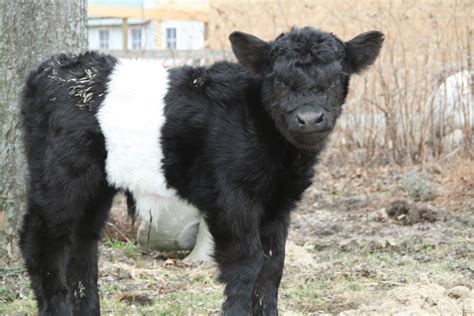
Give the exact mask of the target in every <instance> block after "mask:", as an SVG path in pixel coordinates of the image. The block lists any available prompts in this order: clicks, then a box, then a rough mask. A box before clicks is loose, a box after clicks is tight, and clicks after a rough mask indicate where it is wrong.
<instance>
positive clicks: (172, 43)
mask: <svg viewBox="0 0 474 316" xmlns="http://www.w3.org/2000/svg"><path fill="white" fill-rule="evenodd" d="M166 48H171V49H176V28H174V27H172V28H167V29H166Z"/></svg>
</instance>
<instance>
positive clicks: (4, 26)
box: [0, 0, 87, 256]
mask: <svg viewBox="0 0 474 316" xmlns="http://www.w3.org/2000/svg"><path fill="white" fill-rule="evenodd" d="M86 48H87V0H2V1H0V135H1V138H0V175H1V176H0V232H1V231H2V230H3V233H4V234H3V235H4V238H2V239H3V240H1V239H0V242H1V243H3V244H4V246H6V248H4V249H6V250H7V251H8V252H9V255H10V256H14V255H15V254H16V253H17V251H16V235H17V234H16V232H17V230H18V227H19V223H20V221H21V215H22V214H23V212H24V209H25V206H26V201H25V189H26V187H25V177H26V166H25V160H24V157H23V148H22V143H21V131H20V126H19V103H18V102H19V96H20V93H21V89H22V86H23V81H24V79H25V77H26V75H27V74H28V72H29V71H30V70H31V69H32V67H34V66H35V65H36V64H37V63H38V62H40V61H42V60H43V59H45V58H47V57H48V56H50V55H52V54H55V53H58V52H71V53H77V52H80V51H82V50H85V49H86Z"/></svg>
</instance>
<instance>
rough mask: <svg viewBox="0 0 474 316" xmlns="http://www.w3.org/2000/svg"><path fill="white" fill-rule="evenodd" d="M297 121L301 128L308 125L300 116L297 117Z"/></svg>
mask: <svg viewBox="0 0 474 316" xmlns="http://www.w3.org/2000/svg"><path fill="white" fill-rule="evenodd" d="M296 121H297V122H298V124H299V125H300V126H304V125H305V124H306V121H305V120H304V119H303V118H302V117H301V116H300V115H299V114H297V115H296Z"/></svg>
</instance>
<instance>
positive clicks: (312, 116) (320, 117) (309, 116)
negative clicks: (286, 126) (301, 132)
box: [296, 111, 324, 127]
mask: <svg viewBox="0 0 474 316" xmlns="http://www.w3.org/2000/svg"><path fill="white" fill-rule="evenodd" d="M296 121H297V123H298V125H299V126H301V127H305V126H309V125H313V124H321V123H322V122H323V121H324V113H323V112H322V111H311V112H303V113H298V114H296Z"/></svg>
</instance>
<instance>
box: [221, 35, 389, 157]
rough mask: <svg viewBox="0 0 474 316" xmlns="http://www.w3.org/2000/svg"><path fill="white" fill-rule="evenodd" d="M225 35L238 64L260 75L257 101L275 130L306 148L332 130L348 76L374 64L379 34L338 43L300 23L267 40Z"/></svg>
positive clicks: (322, 139) (322, 138)
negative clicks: (271, 119) (259, 98)
mask: <svg viewBox="0 0 474 316" xmlns="http://www.w3.org/2000/svg"><path fill="white" fill-rule="evenodd" d="M229 39H230V42H231V44H232V50H233V51H234V53H235V55H236V57H237V59H238V60H239V62H240V63H241V64H242V65H243V66H244V67H246V68H247V69H248V70H250V71H251V72H253V73H254V74H255V75H257V76H259V77H260V78H261V79H262V99H263V103H264V105H265V107H266V110H267V111H268V112H269V113H270V115H271V116H272V118H273V120H274V121H275V124H276V126H277V127H278V129H279V131H280V132H281V133H282V134H283V135H284V136H285V137H286V139H288V141H290V142H291V143H292V144H294V145H295V146H297V147H299V148H301V149H304V150H308V151H312V150H316V149H317V148H319V146H320V145H321V143H322V142H323V141H324V140H325V139H326V138H327V136H328V135H329V132H330V131H331V130H332V129H333V128H334V125H335V123H336V120H337V118H338V117H339V115H340V113H341V107H342V104H343V103H344V100H345V98H346V95H347V92H348V86H349V78H350V76H351V75H352V74H353V73H359V72H360V71H362V70H363V69H365V68H366V67H368V66H370V65H372V64H373V63H374V61H375V59H376V58H377V56H378V54H379V51H380V48H381V47H382V43H383V34H382V33H381V32H378V31H370V32H366V33H362V34H360V35H358V36H356V37H355V38H353V39H352V40H350V41H347V42H343V41H341V40H339V39H338V38H337V37H335V36H334V35H332V34H330V33H326V32H322V31H320V30H318V29H314V28H311V27H304V28H293V29H291V30H290V31H289V32H288V33H284V34H281V35H280V36H278V37H277V38H276V39H275V40H274V41H270V42H266V41H263V40H261V39H259V38H257V37H255V36H253V35H250V34H246V33H242V32H233V33H232V34H231V35H230V36H229Z"/></svg>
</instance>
